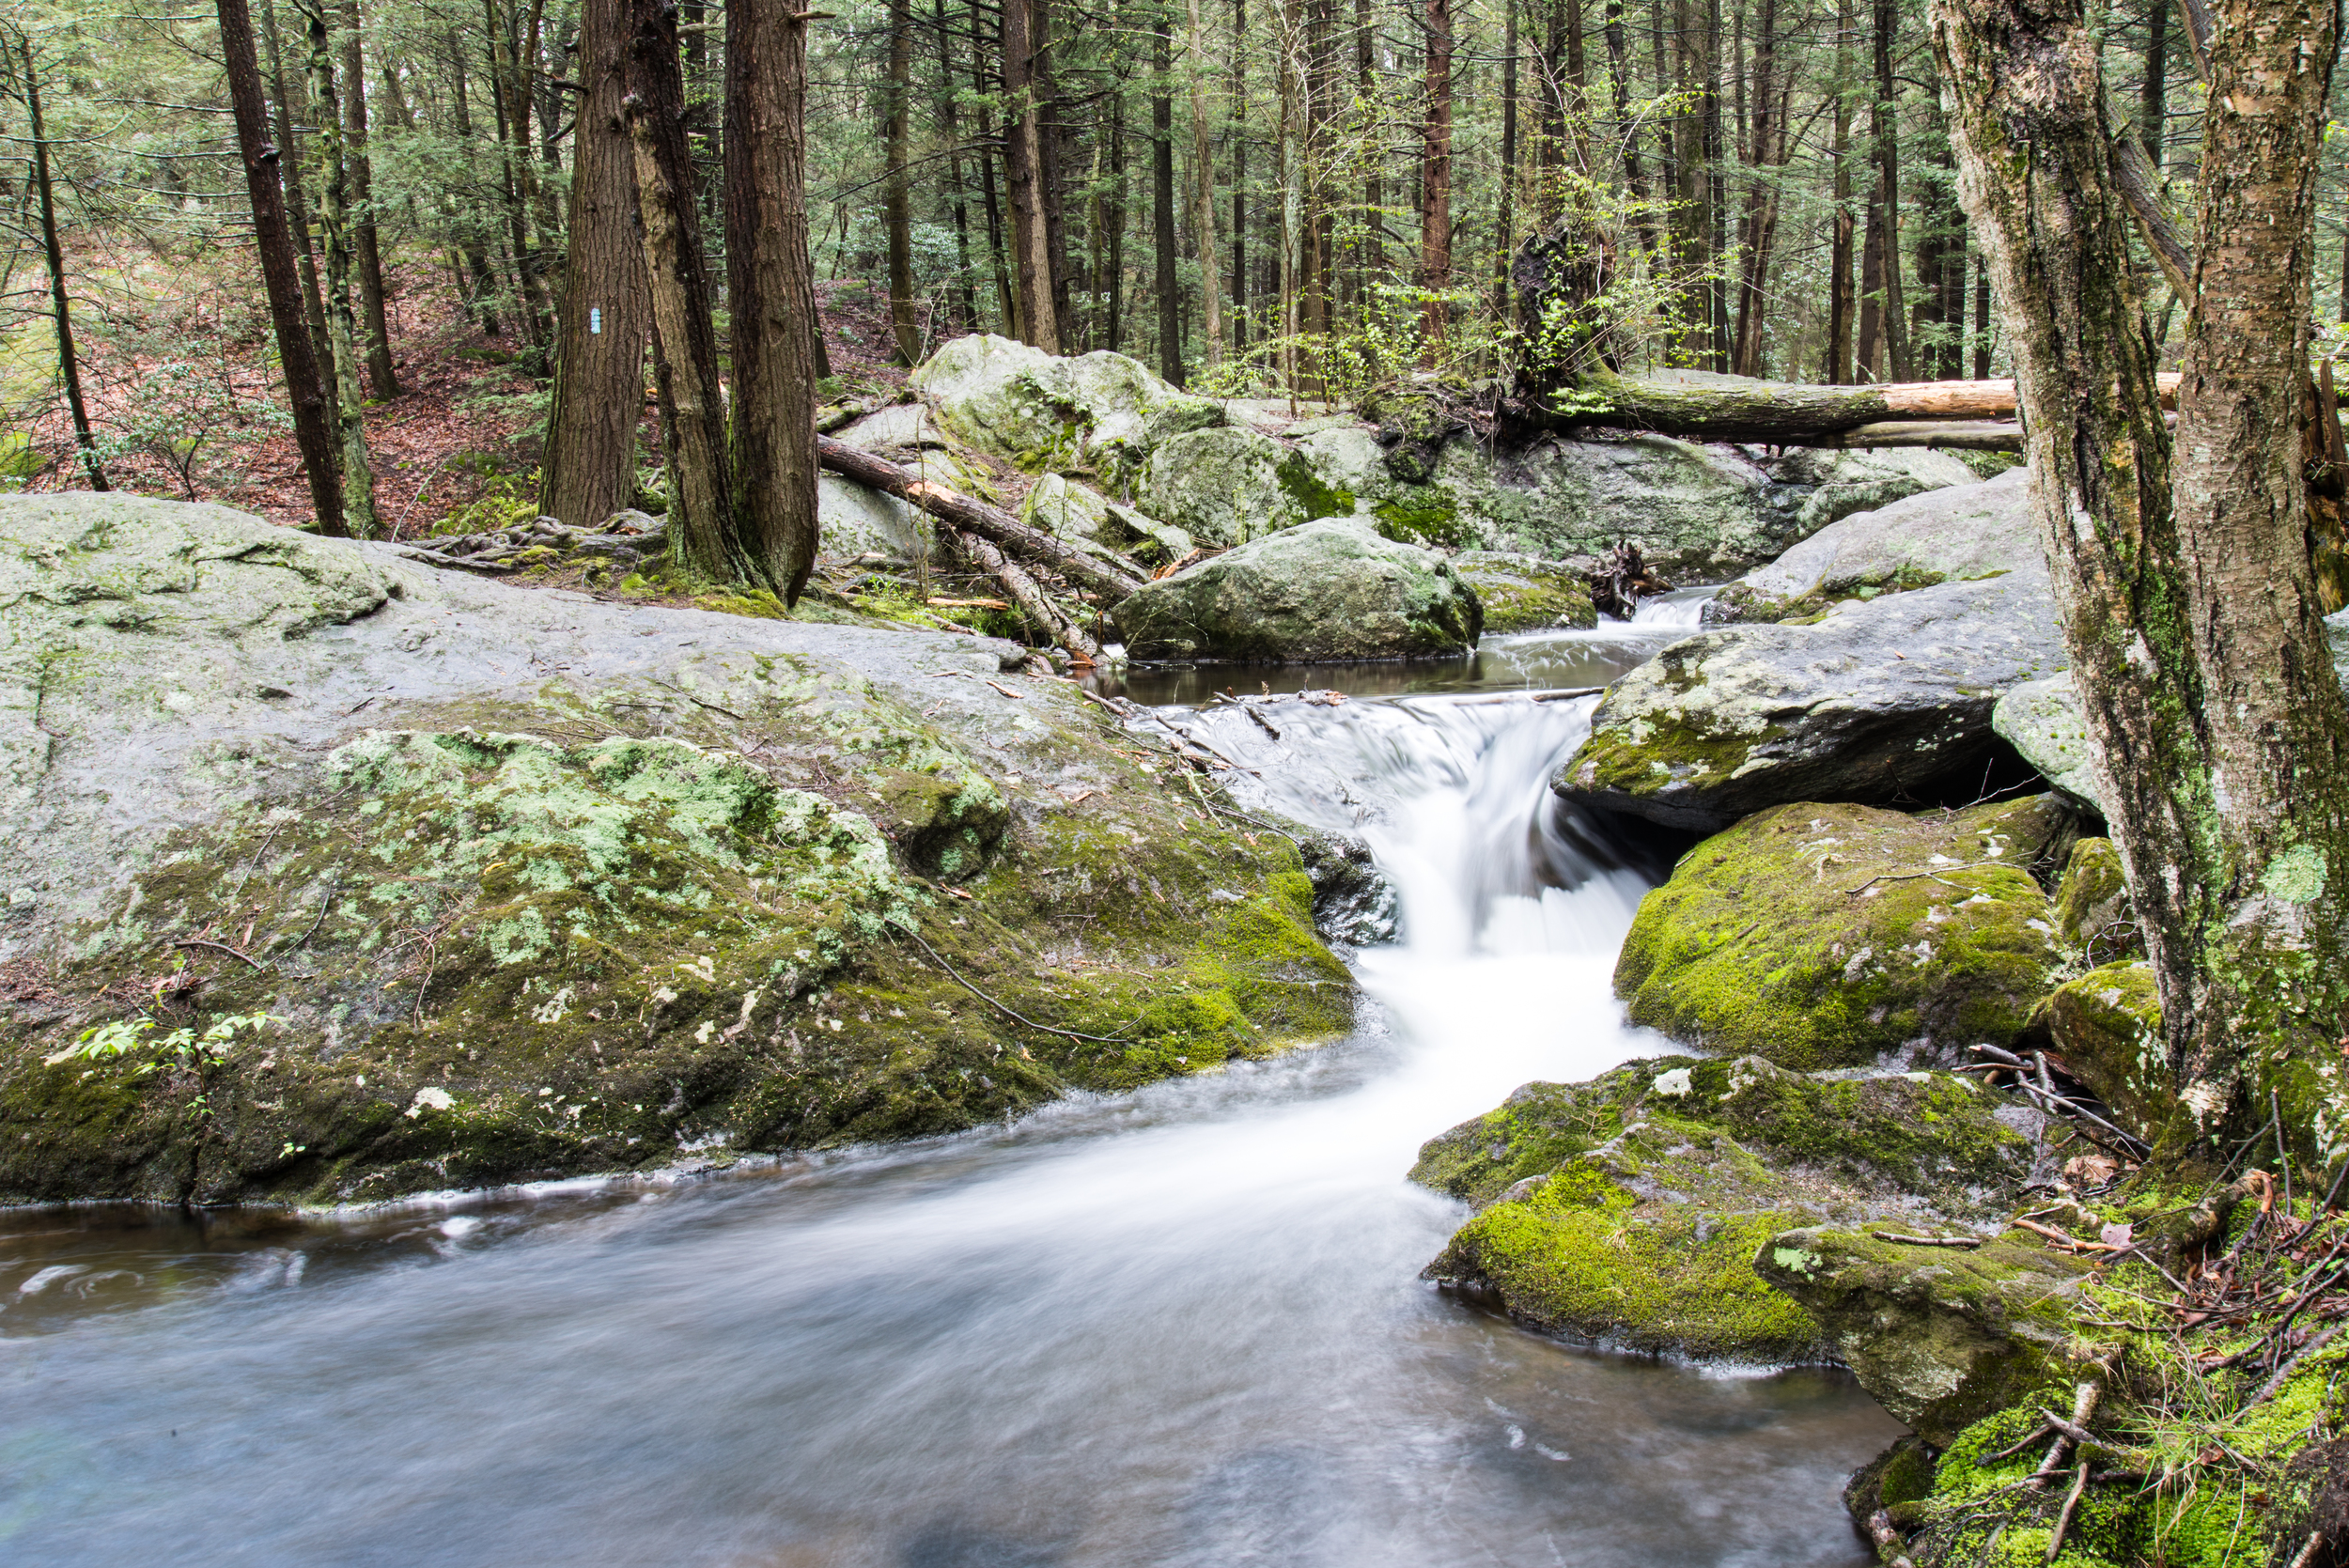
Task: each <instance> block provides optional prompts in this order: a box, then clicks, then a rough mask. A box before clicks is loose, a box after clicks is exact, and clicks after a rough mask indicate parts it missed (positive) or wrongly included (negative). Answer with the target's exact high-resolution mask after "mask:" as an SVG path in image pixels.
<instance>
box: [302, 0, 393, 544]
mask: <svg viewBox="0 0 2349 1568" xmlns="http://www.w3.org/2000/svg"><path fill="white" fill-rule="evenodd" d="M303 21H304V22H305V23H307V24H308V27H309V33H310V101H311V102H312V103H313V104H315V105H316V106H317V109H318V141H319V248H320V249H321V250H322V251H323V252H324V253H325V257H326V342H327V347H328V349H329V350H330V358H331V359H332V362H333V364H334V427H335V434H336V444H337V447H338V449H339V450H340V451H341V453H342V465H343V514H344V516H345V518H346V519H347V520H349V522H350V531H351V532H352V533H353V534H355V535H357V536H359V537H360V538H363V539H371V538H373V537H375V534H376V516H375V472H374V470H373V468H372V467H371V466H370V465H369V464H368V461H367V434H366V413H365V400H364V399H363V397H362V396H361V394H360V391H359V341H358V339H359V323H358V318H357V316H356V315H355V313H354V312H353V310H352V308H351V302H350V290H351V272H352V270H353V269H352V266H351V254H350V183H349V180H350V171H349V168H348V166H347V165H346V163H345V162H344V158H343V131H342V125H343V117H342V104H341V100H340V97H339V95H338V94H337V92H336V89H335V85H334V47H333V39H334V35H333V31H332V29H331V28H330V27H329V26H328V23H327V16H326V4H325V0H308V3H307V4H305V5H304V6H303Z"/></svg>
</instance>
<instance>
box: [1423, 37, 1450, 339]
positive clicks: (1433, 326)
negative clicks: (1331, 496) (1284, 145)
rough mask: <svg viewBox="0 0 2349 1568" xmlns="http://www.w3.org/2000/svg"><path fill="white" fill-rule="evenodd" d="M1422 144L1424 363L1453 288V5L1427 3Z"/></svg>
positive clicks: (1442, 328) (1444, 323)
mask: <svg viewBox="0 0 2349 1568" xmlns="http://www.w3.org/2000/svg"><path fill="white" fill-rule="evenodd" d="M1422 114H1423V131H1422V136H1421V143H1420V163H1419V182H1420V183H1419V189H1420V203H1419V205H1420V231H1419V286H1420V287H1422V288H1423V289H1425V290H1426V291H1427V293H1428V296H1429V298H1428V300H1427V302H1426V303H1425V304H1423V305H1422V306H1421V307H1420V308H1421V318H1420V338H1421V342H1422V344H1423V349H1422V352H1423V356H1424V359H1425V362H1426V363H1428V364H1431V365H1432V364H1434V363H1436V361H1437V360H1438V359H1439V357H1440V356H1441V354H1442V351H1443V341H1444V335H1445V334H1446V332H1447V331H1448V330H1449V328H1450V326H1451V309H1450V307H1449V305H1448V304H1447V303H1445V301H1444V300H1443V298H1442V295H1443V293H1444V292H1445V290H1447V289H1449V288H1450V287H1452V0H1427V80H1426V102H1425V105H1424V107H1423V110H1422Z"/></svg>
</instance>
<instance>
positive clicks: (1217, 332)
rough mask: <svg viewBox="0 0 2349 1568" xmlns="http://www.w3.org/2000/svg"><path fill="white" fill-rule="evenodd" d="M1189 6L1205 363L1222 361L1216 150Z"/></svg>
mask: <svg viewBox="0 0 2349 1568" xmlns="http://www.w3.org/2000/svg"><path fill="white" fill-rule="evenodd" d="M1206 69H1207V55H1206V34H1205V33H1204V32H1203V31H1202V30H1201V28H1200V25H1199V0H1190V146H1191V153H1190V156H1191V174H1192V178H1193V179H1195V180H1196V181H1197V184H1198V188H1199V203H1198V217H1197V219H1196V220H1195V222H1196V224H1197V225H1198V231H1197V232H1196V233H1195V234H1193V235H1192V236H1191V240H1192V242H1193V243H1194V244H1195V245H1196V246H1197V247H1198V251H1199V325H1200V328H1201V330H1202V331H1204V332H1205V333H1206V338H1207V363H1208V364H1209V365H1221V364H1222V363H1223V295H1222V288H1221V286H1220V284H1219V282H1218V280H1217V278H1216V271H1217V268H1218V265H1219V259H1218V257H1217V256H1216V254H1215V153H1214V150H1213V148H1212V147H1211V146H1210V145H1209V143H1208V140H1207V88H1206Z"/></svg>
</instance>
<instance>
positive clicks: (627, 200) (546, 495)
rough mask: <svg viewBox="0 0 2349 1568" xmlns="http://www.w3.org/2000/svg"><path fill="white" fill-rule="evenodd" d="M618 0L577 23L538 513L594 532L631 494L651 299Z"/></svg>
mask: <svg viewBox="0 0 2349 1568" xmlns="http://www.w3.org/2000/svg"><path fill="white" fill-rule="evenodd" d="M625 26H626V23H625V19H624V16H623V9H622V5H621V0H586V3H585V7H584V11H583V16H582V17H581V36H580V57H579V79H580V86H581V94H580V109H579V120H578V124H577V127H576V129H575V130H574V131H573V132H572V136H571V146H572V149H573V150H572V166H571V209H570V225H569V229H570V242H569V247H568V253H567V255H566V256H565V257H564V270H563V312H562V318H561V320H560V321H559V322H558V324H557V332H556V338H555V371H554V404H553V408H552V411H550V412H549V415H548V419H547V442H546V462H545V465H544V472H545V477H544V479H543V480H542V482H541V483H540V485H539V489H538V509H539V511H541V512H543V513H544V514H546V515H547V516H549V517H552V518H556V519H559V520H562V521H564V522H566V523H568V524H569V525H570V526H572V527H574V528H595V527H599V526H601V525H602V523H603V521H604V520H605V519H607V518H609V517H610V516H611V515H612V514H613V513H614V512H616V511H618V510H620V509H621V508H622V507H624V506H626V505H629V503H630V498H631V497H632V496H633V495H634V493H635V489H636V426H637V422H638V420H639V419H640V418H641V417H642V416H643V414H644V403H645V342H646V338H648V337H649V336H650V335H651V333H652V296H651V293H650V290H649V287H648V284H647V282H646V276H645V252H644V247H643V246H642V245H641V244H639V243H638V241H637V239H636V154H635V148H634V147H633V145H632V143H631V142H630V138H629V132H628V127H627V125H626V124H625V123H623V121H622V119H621V111H620V100H621V99H622V98H623V97H624V96H625V94H626V87H625V84H624V82H623V80H622V74H623V70H622V61H621V47H622V44H623V43H624V42H625V40H626V36H627V35H626V33H625V31H624V29H625Z"/></svg>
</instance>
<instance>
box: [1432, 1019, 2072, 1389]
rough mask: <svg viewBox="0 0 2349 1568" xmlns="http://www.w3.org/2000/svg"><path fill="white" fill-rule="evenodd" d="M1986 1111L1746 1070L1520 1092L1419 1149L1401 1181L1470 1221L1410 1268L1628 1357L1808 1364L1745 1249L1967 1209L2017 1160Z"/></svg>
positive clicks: (1920, 1086) (2022, 1156)
mask: <svg viewBox="0 0 2349 1568" xmlns="http://www.w3.org/2000/svg"><path fill="white" fill-rule="evenodd" d="M1995 1109H1996V1107H1995V1102H1994V1101H1993V1100H1992V1099H1991V1098H1990V1096H1989V1095H1987V1094H1984V1093H1983V1091H1981V1090H1979V1089H1977V1088H1976V1087H1974V1086H1973V1085H1972V1084H1970V1083H1968V1082H1967V1081H1965V1080H1964V1079H1958V1078H1955V1077H1952V1076H1950V1075H1947V1074H1931V1073H1919V1074H1901V1075H1893V1076H1890V1077H1885V1078H1872V1079H1835V1080H1828V1079H1814V1078H1811V1077H1809V1076H1806V1075H1803V1074H1799V1073H1790V1072H1787V1071H1784V1070H1783V1069H1781V1068H1778V1067H1775V1066H1773V1065H1771V1064H1770V1063H1767V1062H1764V1061H1762V1060H1760V1059H1758V1058H1752V1057H1748V1058H1743V1059H1739V1060H1736V1061H1732V1062H1723V1061H1701V1060H1698V1059H1694V1058H1688V1057H1663V1058H1658V1059H1656V1060H1654V1061H1648V1062H1639V1063H1629V1064H1627V1065H1626V1066H1623V1067H1620V1068H1617V1069H1616V1070H1614V1071H1613V1072H1610V1073H1608V1074H1605V1075H1603V1076H1601V1077H1600V1078H1597V1079H1593V1080H1591V1081H1590V1082H1588V1083H1580V1084H1554V1083H1529V1084H1527V1085H1525V1086H1524V1087H1522V1088H1520V1089H1519V1090H1517V1093H1516V1094H1512V1095H1511V1096H1510V1097H1509V1099H1508V1100H1507V1101H1506V1102H1504V1103H1503V1104H1502V1105H1501V1107H1500V1108H1498V1109H1497V1110H1493V1111H1491V1112H1489V1113H1487V1114H1486V1115H1485V1116H1482V1117H1478V1118H1476V1119H1475V1120H1473V1121H1470V1122H1466V1123H1463V1124H1461V1125H1460V1126H1457V1127H1455V1128H1453V1129H1452V1130H1451V1131H1450V1132H1448V1133H1445V1134H1444V1135H1443V1136H1442V1137H1440V1138H1438V1139H1435V1140H1433V1141H1430V1142H1429V1143H1428V1144H1427V1145H1426V1146H1425V1147H1424V1148H1423V1150H1422V1151H1421V1153H1420V1159H1419V1163H1418V1164H1417V1165H1416V1166H1415V1167H1414V1168H1413V1170H1412V1172H1411V1175H1412V1179H1413V1180H1415V1181H1418V1182H1421V1183H1423V1185H1426V1186H1430V1187H1433V1188H1437V1189H1438V1190H1439V1191H1443V1192H1446V1193H1449V1194H1451V1195H1452V1196H1454V1197H1457V1198H1461V1199H1464V1200H1466V1201H1468V1202H1470V1203H1474V1204H1476V1205H1478V1209H1479V1212H1478V1213H1477V1214H1476V1215H1475V1217H1474V1218H1472V1219H1470V1220H1469V1222H1468V1223H1467V1224H1466V1225H1464V1226H1463V1227H1462V1228H1461V1229H1460V1231H1459V1232H1458V1234H1455V1236H1454V1237H1453V1239H1452V1241H1451V1243H1450V1245H1449V1246H1448V1247H1447V1248H1446V1249H1445V1250H1444V1252H1443V1254H1442V1255H1441V1256H1440V1257H1439V1258H1438V1259H1437V1260H1436V1261H1435V1262H1434V1263H1433V1264H1431V1265H1429V1266H1428V1270H1427V1273H1428V1275H1429V1277H1430V1278H1435V1279H1440V1280H1447V1281H1455V1282H1458V1283H1473V1284H1475V1285H1478V1286H1480V1287H1482V1288H1486V1289H1490V1290H1492V1291H1495V1292H1497V1293H1498V1294H1499V1295H1500V1296H1501V1299H1502V1300H1503V1302H1504V1303H1505V1304H1506V1305H1507V1307H1508V1310H1509V1311H1510V1312H1511V1313H1512V1314H1513V1315H1514V1316H1517V1317H1518V1318H1520V1319H1522V1320H1524V1321H1526V1322H1529V1323H1531V1324H1533V1325H1535V1326H1537V1327H1543V1328H1547V1329H1551V1330H1555V1331H1562V1332H1568V1333H1573V1334H1576V1335H1579V1336H1582V1337H1586V1338H1591V1339H1595V1340H1600V1341H1604V1342H1607V1343H1615V1344H1620V1345H1622V1346H1624V1347H1626V1348H1629V1349H1637V1350H1646V1351H1663V1350H1670V1351H1675V1352H1680V1353H1684V1354H1689V1355H1695V1356H1703V1357H1724V1356H1726V1357H1736V1358H1749V1359H1761V1360H1778V1361H1784V1360H1801V1359H1816V1358H1823V1357H1824V1356H1825V1355H1826V1354H1827V1351H1828V1340H1827V1337H1826V1335H1825V1334H1824V1333H1823V1331H1822V1330H1821V1328H1820V1327H1819V1326H1818V1325H1817V1324H1816V1323H1815V1322H1813V1321H1812V1318H1811V1316H1810V1314H1809V1313H1808V1312H1805V1311H1804V1310H1803V1309H1802V1308H1801V1307H1800V1306H1799V1305H1798V1304H1797V1303H1796V1302H1795V1301H1794V1300H1793V1299H1792V1298H1790V1297H1788V1296H1785V1295H1783V1294H1782V1293H1781V1292H1779V1291H1777V1290H1775V1289H1773V1288H1771V1287H1770V1286H1769V1285H1768V1284H1767V1283H1766V1281H1764V1279H1763V1278H1762V1277H1761V1276H1759V1275H1757V1274H1756V1272H1755V1268H1754V1255H1755V1253H1756V1251H1757V1250H1759V1249H1761V1248H1762V1246H1763V1244H1764V1243H1765V1242H1766V1241H1767V1240H1768V1239H1769V1238H1770V1237H1771V1236H1772V1235H1774V1234H1778V1232H1779V1231H1781V1230H1782V1229H1785V1228H1787V1227H1789V1226H1793V1225H1800V1224H1809V1223H1814V1222H1816V1221H1817V1220H1818V1219H1826V1218H1829V1217H1834V1218H1838V1219H1844V1220H1858V1219H1872V1218H1878V1217H1881V1216H1883V1215H1886V1214H1899V1215H1903V1216H1915V1215H1920V1214H1923V1215H1929V1216H1930V1217H1931V1220H1930V1222H1932V1223H1941V1222H1943V1221H1944V1219H1946V1218H1948V1217H1951V1216H1965V1215H1975V1214H1978V1213H1979V1212H1981V1205H1982V1203H1983V1201H1984V1199H1985V1198H1988V1199H1989V1200H1990V1201H1992V1202H1995V1201H1996V1197H1997V1195H1999V1194H2003V1193H2005V1192H2007V1191H2010V1190H2012V1189H2013V1188H2015V1187H2016V1186H2017V1185H2019V1183H2020V1182H2021V1181H2022V1179H2023V1177H2024V1175H2025V1174H2026V1173H2027V1171H2028V1167H2029V1164H2030V1154H2029V1144H2028V1141H2026V1140H2024V1139H2023V1138H2021V1137H2020V1136H2019V1135H2017V1134H2016V1133H2015V1132H2014V1131H2012V1130H2011V1129H2009V1128H2007V1127H2006V1126H2002V1125H2001V1124H1999V1122H1998V1121H1997V1120H1996V1118H1995ZM1936 1205H1938V1206H1936Z"/></svg>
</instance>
